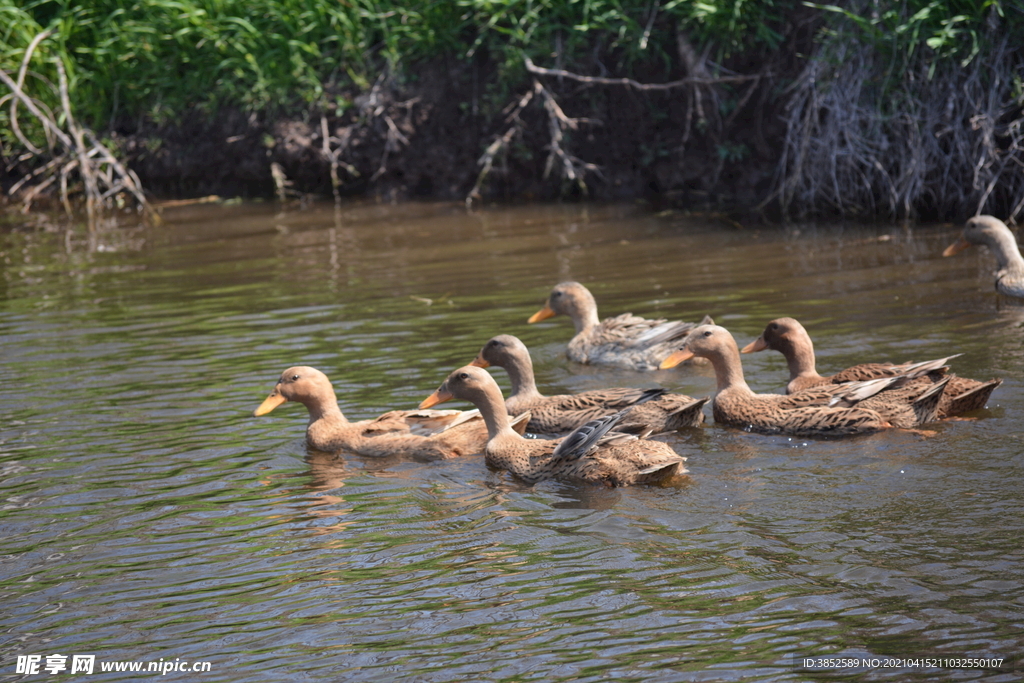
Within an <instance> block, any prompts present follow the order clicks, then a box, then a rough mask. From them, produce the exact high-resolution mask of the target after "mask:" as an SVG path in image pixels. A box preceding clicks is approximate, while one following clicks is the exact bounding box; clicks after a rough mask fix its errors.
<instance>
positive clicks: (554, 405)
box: [509, 389, 708, 434]
mask: <svg viewBox="0 0 1024 683" xmlns="http://www.w3.org/2000/svg"><path fill="white" fill-rule="evenodd" d="M603 399H607V400H603ZM707 400H708V399H703V400H701V399H694V398H691V397H689V396H685V395H683V394H668V393H665V390H664V389H647V390H644V391H641V390H639V389H609V390H598V391H591V392H586V393H585V394H576V395H571V394H570V395H563V396H544V397H540V398H536V399H533V400H530V401H525V402H523V401H520V402H517V403H515V404H514V405H513V404H511V402H510V403H509V407H510V408H512V407H514V408H515V409H516V410H522V409H524V408H528V409H529V410H530V412H531V413H533V419H532V420H531V421H530V430H531V431H534V432H539V433H542V434H560V433H565V432H569V431H572V430H573V429H576V428H577V427H579V426H580V425H583V424H585V423H587V422H589V421H590V420H593V419H595V418H598V417H602V416H604V415H609V414H611V413H613V412H616V411H617V410H621V409H622V408H626V407H628V406H633V411H632V412H631V413H630V414H629V418H628V419H629V421H630V422H642V423H645V424H647V425H649V426H650V427H651V428H652V429H653V431H656V432H667V431H675V430H678V429H683V428H686V427H695V426H697V425H699V424H700V423H701V422H702V421H703V419H704V414H703V413H702V412H701V407H702V406H703V405H704V403H706V402H707ZM698 403H699V404H700V405H696V404H698Z"/></svg>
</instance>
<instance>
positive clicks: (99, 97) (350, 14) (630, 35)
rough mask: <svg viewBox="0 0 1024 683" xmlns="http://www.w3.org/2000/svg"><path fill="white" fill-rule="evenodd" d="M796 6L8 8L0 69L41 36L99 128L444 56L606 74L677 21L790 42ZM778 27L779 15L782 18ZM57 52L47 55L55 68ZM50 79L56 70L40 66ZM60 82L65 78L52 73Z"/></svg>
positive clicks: (710, 1) (321, 92)
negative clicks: (589, 61)
mask: <svg viewBox="0 0 1024 683" xmlns="http://www.w3.org/2000/svg"><path fill="white" fill-rule="evenodd" d="M789 4H792V0H754V1H750V0H704V1H703V2H700V3H695V2H688V1H682V0H672V1H670V2H667V3H659V2H652V1H651V0H622V1H616V0H588V1H587V2H570V1H568V0H456V1H452V2H437V1H436V0H404V1H403V0H379V1H378V0H349V1H347V2H338V1H337V0H139V1H137V2H129V3H125V2H120V1H119V0H94V1H93V2H87V3H86V2H73V1H72V0H29V1H28V2H24V1H22V0H0V26H6V28H5V29H0V68H4V69H5V70H7V71H8V72H10V71H11V70H13V69H14V68H15V66H16V64H17V62H18V61H19V59H20V54H21V53H22V52H23V51H24V49H25V47H26V46H27V45H28V44H29V42H30V41H31V40H32V38H33V37H34V36H35V35H37V34H39V33H40V32H42V31H43V30H46V29H50V30H52V31H53V32H54V35H53V37H52V38H50V39H49V40H48V41H47V42H46V43H45V44H44V45H43V46H41V53H46V54H48V55H49V58H51V59H52V58H55V57H59V58H60V59H62V60H63V61H64V63H65V67H66V68H67V69H68V72H69V74H70V77H71V79H72V102H73V104H74V105H75V106H76V108H77V109H78V110H79V111H80V112H81V115H82V116H83V117H85V118H87V120H89V121H90V122H91V123H92V124H93V125H94V126H98V125H99V124H100V123H101V122H106V121H108V120H110V119H112V118H116V117H117V116H128V117H137V116H149V117H151V118H154V119H156V120H164V119H167V118H171V117H174V116H175V115H177V114H179V113H181V112H182V111H185V110H187V109H190V108H192V107H196V106H198V107H201V108H205V109H206V110H207V111H214V110H216V109H217V108H218V107H225V106H232V107H241V108H244V109H246V110H249V111H264V110H268V109H275V108H276V109H282V108H283V109H288V108H294V107H296V106H302V105H309V104H326V103H328V102H329V100H330V98H331V95H332V94H335V93H337V92H338V91H340V90H342V89H344V88H345V87H347V86H355V87H356V88H359V89H366V88H368V87H369V86H370V85H371V84H372V83H373V82H374V81H375V79H376V78H377V76H378V74H379V73H380V72H381V70H382V69H384V68H387V67H391V68H396V67H397V66H398V65H410V64H414V63H415V62H416V61H418V60H421V59H429V58H432V57H437V56H439V55H442V54H444V55H451V56H454V57H456V58H463V59H470V58H473V57H474V56H476V55H478V54H479V53H481V52H484V53H487V54H488V56H490V57H491V58H493V59H494V60H495V61H496V62H498V63H499V64H501V65H503V66H505V67H507V70H508V71H509V72H510V73H509V75H510V76H513V77H514V76H516V75H521V74H522V66H521V64H522V58H521V55H522V54H523V53H526V54H528V55H530V56H532V57H533V58H534V59H536V60H537V61H538V62H539V63H547V62H549V61H550V60H551V53H552V52H553V51H556V52H558V54H559V59H561V60H563V61H564V63H566V64H575V63H577V62H578V61H579V59H581V58H582V57H583V56H584V55H587V54H590V53H591V52H592V51H593V49H594V47H595V45H598V46H600V48H601V49H600V53H601V55H602V57H603V58H604V59H608V58H609V56H610V58H611V59H612V60H613V61H611V62H608V63H607V68H608V69H612V70H615V71H619V70H623V69H626V70H628V69H629V67H630V65H631V64H633V63H635V62H637V61H639V60H648V61H649V60H661V61H663V62H666V63H668V62H671V61H672V57H671V54H672V51H673V50H674V48H673V45H674V42H673V41H674V37H673V36H672V35H671V34H670V32H669V30H668V28H670V27H672V26H674V24H675V23H679V24H683V25H686V26H691V27H692V28H693V30H694V32H695V35H696V37H697V38H698V39H699V42H701V43H706V42H709V41H712V42H714V43H715V44H716V45H717V46H718V51H719V52H720V53H722V54H727V53H728V52H729V51H733V50H737V49H741V48H745V47H748V46H749V43H750V42H751V41H753V42H758V41H759V42H762V43H765V44H767V45H770V46H772V47H774V46H776V45H777V43H778V35H777V34H776V33H775V32H773V30H772V28H771V25H772V23H773V22H772V19H773V18H775V15H776V14H777V13H778V12H779V11H780V8H784V7H786V6H787V5H789ZM775 19H776V21H777V18H775ZM45 59H46V58H45V57H44V59H43V61H44V62H45ZM37 66H38V69H39V70H40V72H41V73H42V74H43V75H47V77H49V76H50V75H51V71H52V69H49V68H48V67H47V66H46V65H45V63H44V64H39V65H37ZM50 80H51V81H52V80H53V79H52V78H50Z"/></svg>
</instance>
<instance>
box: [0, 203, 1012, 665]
mask: <svg viewBox="0 0 1024 683" xmlns="http://www.w3.org/2000/svg"><path fill="white" fill-rule="evenodd" d="M955 233H956V228H955V227H954V226H920V227H917V228H914V229H895V228H891V227H889V226H859V227H850V226H841V225H816V226H815V225H806V226H800V227H799V228H791V229H786V230H783V229H778V230H776V229H760V230H757V229H750V228H743V227H742V226H735V225H731V224H720V223H718V222H715V221H714V220H712V219H707V218H702V217H698V216H685V215H681V214H665V215H658V216H655V215H650V214H648V213H645V212H643V211H640V210H637V209H634V208H631V207H623V206H590V207H580V206H526V207H517V208H505V209H486V210H481V211H478V212H476V213H473V214H467V213H466V212H465V211H464V210H462V209H461V208H460V207H455V206H449V205H443V204H406V205H399V206H384V205H373V204H357V205H352V206H348V207H345V208H344V210H343V211H341V212H339V213H335V212H334V211H333V210H332V208H331V207H320V206H315V207H312V208H311V209H309V210H307V211H301V212H285V213H281V212H279V211H277V210H276V209H274V208H272V207H269V206H261V205H240V206H203V207H192V208H185V209H179V210H177V211H176V212H174V213H170V214H168V216H167V221H166V224H165V225H164V226H163V227H161V228H159V229H151V228H146V227H117V226H107V227H105V228H102V229H100V230H97V231H96V232H95V233H93V234H92V235H91V236H86V235H85V234H84V233H79V232H75V231H66V230H61V229H55V228H52V226H50V227H48V226H47V225H43V224H28V223H23V224H9V223H8V224H4V227H3V228H2V229H0V264H2V265H0V346H2V349H3V359H4V360H3V363H2V364H0V381H2V383H3V386H4V387H5V389H6V390H5V391H4V392H3V393H2V394H0V425H2V428H0V529H2V534H3V538H4V540H5V544H4V546H5V547H4V550H3V551H2V552H3V555H0V568H2V571H0V601H2V604H3V605H4V607H5V609H4V610H3V611H2V615H0V632H2V633H3V634H4V636H3V637H2V638H0V667H2V671H0V676H3V677H16V676H15V674H14V671H15V663H16V660H17V656H19V655H31V654H38V655H43V656H44V657H45V656H46V655H50V654H54V653H60V654H66V655H74V654H94V655H96V656H97V661H98V662H110V661H141V662H149V661H158V660H160V659H161V658H162V659H164V660H165V661H166V660H175V659H180V660H182V661H189V662H193V661H209V662H211V666H212V668H211V671H210V672H208V673H205V674H202V678H203V680H211V681H235V680H239V681H241V680H245V681H249V680H293V679H299V678H312V679H332V680H333V679H337V680H350V681H363V680H365V681H379V680H399V679H402V680H420V681H453V680H466V681H470V680H473V681H477V680H493V681H503V680H527V679H543V680H549V681H569V680H572V681H590V680H609V679H614V680H622V681H629V680H644V681H649V680H665V681H675V680H740V679H742V680H808V679H812V680H817V679H819V678H822V679H824V678H829V677H830V676H834V675H835V674H822V673H815V672H808V671H803V670H801V669H800V668H798V663H797V662H798V660H799V659H800V658H802V657H805V656H808V657H809V656H837V655H842V654H844V653H855V652H857V653H864V654H865V655H873V656H881V655H893V656H897V655H906V656H911V655H930V656H949V657H952V656H975V657H980V656H997V657H1011V656H1015V655H1016V654H1017V653H1018V652H1019V651H1020V648H1021V644H1022V643H1021V632H1022V629H1021V619H1020V614H1021V607H1022V605H1024V586H1022V582H1024V571H1022V555H1024V550H1022V548H1021V544H1020V538H1021V534H1022V531H1024V529H1022V522H1021V520H1022V519H1024V515H1022V512H1024V510H1022V503H1021V498H1020V488H1021V483H1022V465H1024V462H1022V461H1024V438H1022V431H1021V429H1020V427H1019V425H1020V420H1019V419H1018V417H1017V416H1019V415H1020V414H1021V413H1022V410H1024V389H1022V382H1024V342H1022V340H1024V334H1022V332H1024V307H1003V308H1001V309H999V310H997V309H996V305H995V299H994V296H993V295H992V293H991V287H992V282H991V271H992V268H993V266H992V262H991V259H990V257H989V255H987V254H985V253H984V251H983V250H976V251H975V252H974V253H965V254H963V255H961V256H959V257H957V258H953V259H943V258H941V256H940V254H941V251H942V249H943V247H945V246H946V244H948V243H949V242H950V241H951V240H952V239H953V237H954V236H955ZM565 279H576V280H579V281H582V282H584V283H585V284H587V285H588V286H589V287H591V289H592V291H593V292H594V294H595V296H596V298H597V300H598V302H599V305H600V310H601V313H602V314H603V315H613V314H618V313H621V312H625V311H633V312H634V313H636V314H639V315H645V316H648V317H657V316H664V317H671V318H679V319H684V320H697V319H699V318H700V317H701V316H703V315H704V314H711V315H712V316H713V317H714V318H715V320H716V321H717V322H718V323H719V324H722V325H724V326H726V327H728V328H729V329H730V330H731V331H732V332H733V333H734V335H735V336H736V338H737V341H738V342H739V343H740V344H741V345H742V344H745V343H747V342H749V341H750V340H752V339H753V338H754V337H755V336H757V335H758V334H759V333H760V331H761V330H762V329H763V327H764V324H765V323H766V322H767V321H768V320H769V319H771V318H774V317H779V316H782V315H788V316H792V317H795V318H797V319H799V320H801V321H802V322H803V323H804V324H805V326H806V327H807V329H808V330H809V332H810V334H811V335H812V337H813V338H814V341H815V347H816V350H817V351H818V367H819V369H820V370H822V371H823V372H824V371H826V370H834V369H840V368H843V367H846V366H848V365H852V364H854V363H857V362H863V361H866V360H893V361H903V360H909V359H916V360H921V359H926V358H936V357H941V356H945V355H949V354H950V353H963V356H961V357H960V358H958V359H956V361H955V365H954V370H955V371H956V372H958V373H960V374H963V375H966V376H970V377H976V378H988V377H992V376H999V377H1002V378H1003V379H1004V384H1003V385H1002V387H1000V388H999V389H998V390H997V392H996V393H995V394H994V395H993V397H992V400H991V402H990V404H989V406H988V408H987V409H986V410H984V411H979V412H978V413H976V414H974V415H972V416H971V417H972V418H973V419H971V420H968V421H958V422H946V423H942V424H940V425H936V426H933V427H930V429H932V430H933V431H934V432H935V434H934V435H933V436H930V437H927V438H925V437H922V436H920V435H917V434H912V433H905V432H895V431H894V432H886V433H880V434H875V435H870V436H866V437H861V438H857V439H852V440H842V441H836V440H814V439H791V438H788V437H781V436H772V437H766V436H762V435H756V434H749V433H746V432H743V431H739V430H735V429H729V428H724V427H721V426H717V425H714V424H708V425H706V426H705V427H702V428H700V429H695V430H690V431H688V432H687V433H683V434H679V435H673V436H671V437H669V442H670V443H671V444H672V445H673V447H674V448H676V450H678V451H679V452H680V453H681V454H683V455H685V456H687V458H688V462H687V466H688V467H689V469H690V474H689V475H687V476H686V477H683V478H682V479H681V480H680V481H678V482H676V484H675V485H673V486H667V487H659V488H645V487H637V488H632V489H605V488H601V487H587V486H579V485H574V484H567V483H564V482H543V483H541V484H538V485H537V486H533V487H530V486H525V485H523V484H522V482H518V481H516V480H515V479H513V478H511V477H509V476H508V475H507V474H504V473H500V472H495V471H492V470H490V469H488V468H487V466H486V465H485V464H484V462H483V458H482V457H481V456H475V457H467V458H462V459H459V460H456V461H449V462H444V463H433V464H427V463H416V462H408V461H405V460H402V459H400V458H394V459H390V458H389V459H382V460H374V459H368V458H360V457H357V456H353V455H349V454H330V453H321V452H317V451H312V450H307V449H306V447H305V445H304V443H303V441H302V434H303V430H304V428H305V424H306V413H305V410H304V409H302V407H301V406H294V405H292V406H284V407H282V408H281V409H279V410H277V411H275V412H274V413H273V414H272V415H270V416H268V417H265V418H262V419H256V418H252V417H251V411H252V409H253V408H255V407H256V405H258V404H259V402H260V400H262V398H263V397H264V396H266V394H267V391H268V390H269V389H270V387H271V386H272V385H273V383H274V381H276V378H277V376H278V374H279V373H280V372H281V370H282V369H284V368H285V367H287V366H290V365H295V364H306V365H313V366H315V367H318V368H320V369H322V370H324V371H325V372H326V373H327V374H328V375H329V376H330V377H331V378H332V381H333V383H334V386H335V389H336V390H337V392H338V397H339V403H340V405H341V408H342V410H343V411H344V412H345V414H346V415H347V416H348V417H349V418H350V419H353V420H355V419H365V418H369V417H373V416H376V415H378V414H379V413H381V412H383V411H385V410H388V409H396V408H412V407H415V406H416V405H417V404H418V403H419V401H420V400H422V399H423V398H424V397H425V396H426V395H427V394H428V393H429V392H430V391H432V390H433V389H434V388H436V386H437V385H438V384H439V383H440V381H441V380H442V379H443V378H444V377H445V376H446V375H447V373H448V372H449V371H450V370H451V369H453V368H455V367H458V366H460V365H463V364H465V363H467V362H469V361H470V360H472V358H473V357H475V355H476V353H477V351H478V350H479V348H480V345H481V344H482V343H483V342H484V341H486V340H487V339H488V338H489V337H491V336H493V335H494V334H498V333H511V334H516V335H517V336H520V337H521V338H522V339H523V341H524V342H525V343H526V344H527V346H528V347H530V349H531V350H532V351H533V355H534V363H535V366H536V370H537V380H538V385H539V386H540V387H541V388H542V390H544V391H548V392H551V393H557V392H568V391H582V390H585V389H592V388H598V387H607V386H642V387H649V386H657V385H663V386H667V387H669V388H670V389H673V390H678V391H681V392H684V393H687V394H690V395H693V396H703V395H707V394H709V393H711V392H712V391H713V388H714V378H713V376H712V374H711V371H710V369H709V368H707V367H694V368H683V369H678V370H672V371H659V372H654V373H647V374H642V375H638V374H636V373H632V372H627V371H622V370H615V369H603V368H593V367H583V366H576V365H572V364H570V363H568V361H566V360H565V359H564V356H563V355H562V354H563V350H564V345H565V342H566V341H567V340H568V338H569V337H570V336H571V329H572V328H571V324H570V323H569V322H568V321H567V320H565V319H563V318H553V319H551V320H550V321H546V322H544V323H541V324H537V325H527V324H526V322H525V321H526V319H527V317H529V316H530V315H531V314H532V313H533V312H534V311H536V310H537V308H538V307H539V305H540V304H541V303H543V301H544V299H545V297H546V296H547V292H548V291H549V289H550V287H551V286H552V285H553V284H555V283H556V282H558V281H560V280H565ZM744 366H745V371H746V373H747V378H748V381H749V382H750V384H751V386H752V387H753V388H754V389H755V390H759V391H774V390H779V389H781V387H782V386H783V385H784V383H785V378H786V368H785V361H784V360H783V359H782V357H781V356H778V355H777V354H771V353H761V354H754V355H752V356H745V357H744ZM494 375H495V377H496V379H497V380H498V382H499V384H501V385H502V386H503V387H504V388H506V389H507V387H508V381H507V377H506V376H505V375H504V373H503V372H502V371H500V370H499V371H495V373H494ZM453 407H459V406H457V405H456V406H453ZM44 661H45V660H44ZM98 666H99V665H98V664H97V667H98ZM43 675H48V674H45V673H44V674H43ZM175 675H177V676H178V677H179V679H181V680H184V679H185V678H186V675H185V674H168V676H169V677H173V676H175ZM189 675H191V674H189ZM845 675H846V676H858V675H865V676H867V677H868V678H870V679H871V680H900V681H903V680H922V681H923V680H935V679H936V678H937V677H939V678H949V677H954V676H955V677H958V678H963V679H966V680H970V679H981V678H984V679H985V680H1014V679H1015V677H1016V675H1017V674H1015V673H1006V672H998V671H992V670H989V671H985V672H981V671H960V672H952V671H949V670H947V671H942V670H936V669H931V670H920V669H913V668H906V667H904V668H897V669H873V670H871V671H862V672H860V674H857V673H853V672H849V671H847V672H846V674H845ZM103 676H104V679H103V680H126V681H127V680H137V679H138V675H137V674H134V675H133V674H131V673H129V672H122V673H115V672H109V673H104V674H103Z"/></svg>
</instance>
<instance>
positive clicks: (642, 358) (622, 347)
mask: <svg viewBox="0 0 1024 683" xmlns="http://www.w3.org/2000/svg"><path fill="white" fill-rule="evenodd" d="M556 315H566V316H569V318H570V319H572V323H573V325H574V326H575V327H576V334H575V336H573V338H572V339H570V340H569V346H568V347H567V348H566V352H565V353H566V356H568V357H569V360H573V361H576V362H577V363H585V364H595V365H615V366H618V367H620V368H627V369H629V370H657V369H658V363H660V362H661V361H662V360H663V359H665V358H666V357H667V356H668V355H669V354H670V353H672V352H673V351H676V350H678V349H679V348H681V347H682V341H683V340H684V339H685V338H686V335H687V334H689V332H690V330H692V329H693V328H694V327H696V326H697V325H700V324H710V323H712V322H714V321H712V320H711V318H709V317H708V316H704V320H702V321H701V322H700V323H684V322H680V321H668V320H665V319H657V320H648V319H647V318H641V317H638V316H635V315H633V314H632V313H623V314H622V315H620V316H616V317H614V318H605V319H604V320H600V319H598V317H597V302H596V301H594V296H593V295H592V294H591V293H590V291H589V290H588V289H587V288H586V287H584V286H583V285H581V284H580V283H578V282H563V283H561V284H558V285H555V288H554V289H552V290H551V294H550V295H549V296H548V300H547V303H546V304H544V307H543V308H542V309H540V310H539V311H537V312H536V313H534V314H533V315H532V316H530V319H529V320H527V322H529V323H535V322H540V321H541V320H547V319H548V318H551V317H554V316H556Z"/></svg>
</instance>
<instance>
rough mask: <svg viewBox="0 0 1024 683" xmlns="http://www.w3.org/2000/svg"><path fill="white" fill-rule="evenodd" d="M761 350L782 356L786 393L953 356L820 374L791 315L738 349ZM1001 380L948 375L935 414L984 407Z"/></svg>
mask: <svg viewBox="0 0 1024 683" xmlns="http://www.w3.org/2000/svg"><path fill="white" fill-rule="evenodd" d="M764 349H772V350H774V351H778V352H779V353H781V354H782V355H783V356H785V357H786V363H787V364H788V365H789V384H787V385H786V393H788V394H792V393H795V392H798V391H802V390H804V389H810V388H811V387H817V386H822V385H828V384H844V383H847V382H857V381H863V380H869V379H878V378H880V377H896V376H898V375H905V374H907V373H908V372H914V371H917V370H919V369H921V368H923V367H926V366H930V367H935V366H944V365H945V363H946V362H947V361H948V360H950V359H952V358H956V356H949V357H947V358H942V359H939V360H935V361H924V362H921V363H901V364H899V365H893V364H892V363H862V364H860V365H854V366H852V367H849V368H846V369H845V370H842V371H840V372H837V373H836V374H834V375H829V376H827V377H822V376H821V375H819V374H818V371H817V370H815V367H814V344H813V343H812V342H811V337H810V335H808V334H807V330H806V329H804V326H803V325H801V324H800V323H799V322H797V321H796V320H794V319H793V318H777V319H776V320H772V321H771V322H769V323H768V325H767V326H766V327H765V328H764V332H762V333H761V336H760V337H758V338H757V339H755V340H754V341H752V342H750V343H749V344H747V345H746V346H744V347H743V349H742V352H743V353H754V352H756V351H763V350H764ZM946 376H947V375H946V372H945V371H944V370H943V369H942V368H941V367H938V368H936V369H934V370H932V371H930V372H928V373H927V374H925V375H923V376H922V377H921V379H920V381H930V382H937V381H939V380H941V379H943V378H945V377H946ZM1002 383H1003V381H1002V380H1000V379H993V380H989V381H988V382H979V381H978V380H974V379H968V378H966V377H957V376H956V375H949V383H948V384H947V385H946V389H945V391H943V392H942V398H941V399H940V400H939V408H938V413H937V415H936V417H938V418H939V419H940V420H941V419H945V418H947V417H952V416H954V415H960V414H961V413H966V412H969V411H971V410H978V409H980V408H984V407H985V404H986V403H988V399H989V396H991V394H992V391H993V390H995V388H996V387H998V386H999V385H1000V384H1002Z"/></svg>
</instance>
